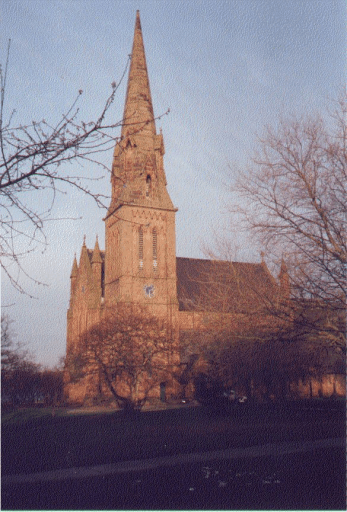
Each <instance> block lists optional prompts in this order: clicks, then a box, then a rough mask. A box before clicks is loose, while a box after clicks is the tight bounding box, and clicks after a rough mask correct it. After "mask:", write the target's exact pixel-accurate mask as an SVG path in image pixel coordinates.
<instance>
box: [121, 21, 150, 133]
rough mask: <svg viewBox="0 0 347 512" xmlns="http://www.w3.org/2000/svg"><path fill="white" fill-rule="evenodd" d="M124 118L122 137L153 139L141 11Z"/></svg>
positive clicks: (136, 24)
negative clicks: (131, 136)
mask: <svg viewBox="0 0 347 512" xmlns="http://www.w3.org/2000/svg"><path fill="white" fill-rule="evenodd" d="M123 119H124V125H123V127H122V137H127V136H129V135H133V136H135V137H136V138H138V139H140V140H143V139H147V138H148V137H150V138H152V139H153V136H154V135H156V129H155V122H154V112H153V105H152V97H151V91H150V86H149V79H148V72H147V63H146V55H145V49H144V44H143V37H142V29H141V21H140V12H139V11H136V22H135V32H134V41H133V48H132V52H131V64H130V70H129V78H128V87H127V95H126V101H125V108H124V118H123Z"/></svg>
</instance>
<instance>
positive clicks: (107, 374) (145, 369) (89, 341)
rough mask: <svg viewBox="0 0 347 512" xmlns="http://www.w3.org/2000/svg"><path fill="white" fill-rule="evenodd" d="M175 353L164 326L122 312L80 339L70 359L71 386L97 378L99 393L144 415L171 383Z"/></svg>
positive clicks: (123, 406)
mask: <svg viewBox="0 0 347 512" xmlns="http://www.w3.org/2000/svg"><path fill="white" fill-rule="evenodd" d="M172 350H173V343H172V339H171V335H170V334H169V330H168V329H167V328H166V326H165V325H164V324H163V322H162V321H160V320H158V319H156V318H152V317H148V316H145V315H144V314H140V313H136V314H133V313H131V312H130V311H129V312H127V311H126V312H124V311H123V312H122V313H120V312H117V313H114V314H113V315H111V316H108V317H107V318H106V319H104V320H102V321H101V322H100V323H99V324H97V325H95V326H94V327H92V328H91V329H89V330H88V331H86V332H85V333H84V334H83V335H82V336H81V338H80V342H79V344H78V348H77V350H76V351H75V353H70V354H68V355H67V369H68V372H69V374H70V378H71V380H72V381H78V380H80V379H81V378H82V379H83V378H86V377H87V379H88V377H89V378H92V381H93V382H94V383H95V382H98V388H99V392H100V393H102V392H103V388H105V386H106V389H107V390H108V394H109V395H110V393H111V394H112V396H113V398H114V399H115V401H116V403H117V404H118V406H119V407H120V408H122V409H125V410H134V409H140V408H141V407H142V406H143V405H144V404H145V402H146V401H147V399H148V397H149V395H150V392H151V390H153V388H155V387H159V384H160V383H161V382H163V381H166V380H167V378H168V369H169V365H170V361H171V356H172ZM171 364H172V363H171ZM95 391H96V390H95V389H93V390H92V393H93V394H95Z"/></svg>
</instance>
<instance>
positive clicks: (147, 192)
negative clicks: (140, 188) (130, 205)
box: [146, 174, 152, 197]
mask: <svg viewBox="0 0 347 512" xmlns="http://www.w3.org/2000/svg"><path fill="white" fill-rule="evenodd" d="M151 184H152V178H151V177H150V175H149V174H147V178H146V197H149V193H150V191H151Z"/></svg>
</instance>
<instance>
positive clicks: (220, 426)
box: [2, 402, 345, 474]
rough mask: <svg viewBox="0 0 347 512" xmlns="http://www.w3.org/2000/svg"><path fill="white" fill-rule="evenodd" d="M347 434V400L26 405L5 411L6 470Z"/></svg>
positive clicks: (69, 464)
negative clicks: (129, 406) (135, 409)
mask: <svg viewBox="0 0 347 512" xmlns="http://www.w3.org/2000/svg"><path fill="white" fill-rule="evenodd" d="M344 435H345V405H344V403H343V402H340V403H337V402H322V403H310V404H309V405H308V402H307V403H303V404H296V403H294V404H289V405H287V406H285V407H279V406H254V407H251V406H245V407H244V408H242V407H241V408H239V409H237V410H235V411H231V412H228V413H227V414H217V413H216V411H211V410H209V409H205V408H202V407H184V408H180V409H171V410H161V411H148V412H142V413H139V414H137V415H136V416H134V417H125V416H124V414H123V413H122V412H113V413H112V412H108V413H106V412H104V413H99V414H96V413H90V414H80V415H79V414H69V411H68V410H66V409H57V410H56V411H55V414H54V415H52V410H51V409H26V410H20V411H17V412H12V413H7V414H6V413H5V414H3V416H2V472H3V474H16V473H31V472H37V471H45V470H51V469H58V468H68V467H76V466H89V465H96V464H107V463H112V462H117V461H122V460H135V459H144V458H151V457H156V456H164V455H173V454H179V453H192V452H198V451H210V450H220V449H223V448H231V447H239V446H252V445H256V444H265V443H269V442H274V441H278V442H285V441H292V440H308V439H310V440H311V439H322V438H327V437H343V436H344Z"/></svg>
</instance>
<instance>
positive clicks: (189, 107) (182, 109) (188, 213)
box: [0, 0, 346, 366]
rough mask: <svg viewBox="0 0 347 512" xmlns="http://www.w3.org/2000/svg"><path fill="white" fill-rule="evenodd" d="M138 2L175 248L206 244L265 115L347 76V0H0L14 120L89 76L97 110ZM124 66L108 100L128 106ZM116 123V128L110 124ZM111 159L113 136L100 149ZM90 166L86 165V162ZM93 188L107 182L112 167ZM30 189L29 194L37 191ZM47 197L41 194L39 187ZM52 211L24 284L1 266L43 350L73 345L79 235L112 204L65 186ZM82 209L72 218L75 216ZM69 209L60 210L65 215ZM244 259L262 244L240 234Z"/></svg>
mask: <svg viewBox="0 0 347 512" xmlns="http://www.w3.org/2000/svg"><path fill="white" fill-rule="evenodd" d="M137 9H139V10H140V16H141V24H142V32H143V37H144V44H145V51H146V58H147V66H148V73H149V79H150V86H151V93H152V100H153V106H154V111H155V115H156V116H159V115H160V114H162V113H164V112H166V111H167V110H168V108H169V109H170V114H169V115H167V116H164V117H163V118H162V119H161V120H160V121H158V122H157V131H159V129H160V128H161V129H162V132H163V136H164V143H165V150H166V153H165V157H164V165H165V171H166V177H167V181H168V191H169V194H170V196H171V199H172V201H173V203H174V205H175V206H176V207H177V208H178V212H177V214H176V239H177V242H176V250H177V256H185V257H195V258H201V257H204V256H205V254H204V251H203V247H204V246H205V245H210V246H211V245H212V246H213V238H214V233H215V232H217V233H218V232H224V231H223V230H224V229H225V228H227V226H228V221H229V220H230V217H229V214H228V213H227V205H228V204H230V203H231V202H232V201H233V200H234V199H235V198H233V196H232V195H231V194H230V192H229V191H228V187H227V184H228V183H229V181H230V179H232V177H233V174H234V170H235V169H243V168H245V167H246V166H247V165H248V164H249V162H250V158H251V156H252V153H253V152H254V150H255V149H256V146H257V136H259V135H261V133H262V130H263V128H264V126H265V125H275V124H276V122H277V121H278V119H279V117H280V116H284V117H286V116H289V115H293V114H294V115H298V116H300V115H302V114H307V113H309V114H315V113H316V112H320V111H322V110H324V109H325V108H326V106H327V104H328V103H329V101H330V100H331V98H335V97H336V96H337V94H338V91H339V90H341V88H342V87H343V85H344V84H345V79H346V67H345V51H346V35H345V26H346V5H345V2H344V1H342V0H341V1H340V0H318V1H316V0H307V1H301V0H286V2H283V1H280V0H271V1H270V0H268V1H267V0H266V1H265V0H264V1H263V0H214V1H211V0H136V1H134V0H42V1H41V0H2V2H1V5H0V62H1V63H2V64H4V63H5V60H6V49H7V43H8V40H9V39H11V53H10V65H9V72H8V82H7V91H6V92H7V96H6V104H5V107H6V112H7V114H8V113H9V112H11V111H12V110H13V109H15V110H16V114H15V117H14V122H16V123H18V124H24V123H25V122H30V121H31V120H36V121H38V120H40V119H43V118H44V119H46V120H47V121H50V122H52V123H53V122H54V121H57V120H58V119H59V118H60V116H61V115H62V114H63V113H64V112H66V111H67V110H68V108H69V107H70V105H71V104H72V102H73V100H74V99H75V97H76V95H77V94H78V91H79V90H80V89H82V90H83V95H82V97H81V101H80V115H81V118H82V119H83V120H84V121H90V120H92V119H96V118H97V117H98V114H99V113H100V111H101V109H102V107H103V105H104V102H105V100H106V98H107V97H108V95H109V93H110V92H111V83H112V82H113V81H115V82H117V83H118V82H119V80H120V77H121V75H122V73H123V71H124V67H125V65H126V62H127V58H128V55H129V54H130V53H131V48H132V40H133V34H134V24H135V15H136V10H137ZM125 89H126V80H125V81H124V83H122V84H121V86H120V87H119V89H118V91H117V95H116V100H115V102H114V104H113V105H112V109H111V110H110V116H111V120H112V122H113V123H116V122H117V121H120V120H121V118H122V114H123V108H124V100H125ZM115 135H119V133H118V134H117V133H116V134H115ZM104 157H105V162H106V163H107V164H108V165H110V164H111V161H112V150H111V151H110V152H109V153H108V154H107V155H105V156H104ZM79 172H81V173H83V175H85V176H89V177H90V176H96V175H99V174H100V169H95V168H94V167H93V166H92V165H89V166H85V167H84V168H82V169H81V168H79ZM95 186H96V187H100V188H98V190H101V191H103V192H104V193H106V194H109V193H110V183H109V176H105V179H104V180H103V181H101V182H100V183H99V182H98V183H97V184H96V185H95ZM32 200H33V201H35V198H34V197H33V199H32ZM43 202H44V199H43ZM53 217H54V218H59V219H60V220H56V221H53V220H52V221H50V222H49V223H48V224H47V225H46V234H47V237H48V246H47V247H46V248H45V250H43V249H39V250H37V251H35V252H33V253H31V254H30V255H29V256H28V257H27V258H26V259H25V260H24V261H23V265H24V268H25V270H26V271H27V273H28V274H29V275H30V276H32V277H34V278H35V279H37V280H39V281H41V282H43V283H44V285H35V284H34V283H32V282H31V281H28V280H27V279H24V278H23V280H22V281H21V284H22V285H23V287H24V288H25V289H26V290H27V291H28V293H29V294H31V295H34V296H35V298H30V297H29V296H28V295H26V294H20V293H19V292H17V291H15V290H14V289H13V287H12V286H11V285H10V283H9V281H8V279H7V278H6V276H5V274H4V272H2V283H1V285H2V287H1V302H2V311H3V312H4V313H6V314H7V315H8V316H9V317H10V318H11V319H12V320H13V324H12V331H13V335H14V336H15V339H16V341H19V342H21V343H23V344H25V345H26V347H27V348H28V349H29V350H30V351H31V352H32V354H33V355H34V356H35V359H36V361H37V362H38V363H40V364H42V365H45V366H54V365H56V364H57V363H58V361H59V359H60V357H62V356H64V354H65V347H66V312H67V308H68V303H69V291H70V279H69V277H70V272H71V267H72V262H73V258H74V254H75V253H76V254H77V257H78V258H79V254H80V250H81V245H82V242H83V237H84V235H86V243H87V246H88V247H93V246H94V243H95V237H96V235H98V237H99V243H100V247H101V248H104V223H103V220H102V219H103V217H104V211H102V210H100V209H99V208H98V207H97V206H96V205H95V204H94V203H93V201H92V200H91V199H89V198H86V197H85V196H83V195H80V194H78V193H77V192H75V191H71V190H70V191H69V192H68V193H67V194H65V195H63V194H61V195H59V196H58V197H57V199H56V202H55V207H54V211H53ZM72 218H76V219H77V220H72ZM64 219H65V220H64ZM232 243H233V244H235V247H236V246H237V247H238V252H237V257H238V259H239V260H242V261H259V253H258V252H256V251H254V249H253V247H252V246H251V245H250V244H249V242H246V241H245V240H244V239H243V238H242V237H240V238H239V239H238V240H232Z"/></svg>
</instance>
